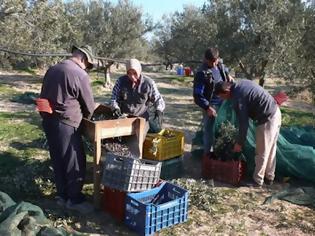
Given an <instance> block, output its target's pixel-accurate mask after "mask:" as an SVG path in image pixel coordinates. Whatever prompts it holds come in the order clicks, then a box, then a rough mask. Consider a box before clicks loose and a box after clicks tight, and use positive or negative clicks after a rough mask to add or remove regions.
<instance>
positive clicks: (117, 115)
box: [113, 108, 122, 118]
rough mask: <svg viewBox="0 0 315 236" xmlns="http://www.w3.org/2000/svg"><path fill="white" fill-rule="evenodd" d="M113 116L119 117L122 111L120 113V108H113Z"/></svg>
mask: <svg viewBox="0 0 315 236" xmlns="http://www.w3.org/2000/svg"><path fill="white" fill-rule="evenodd" d="M113 116H114V117H117V118H119V117H121V116H122V113H121V110H120V108H115V109H114V110H113Z"/></svg>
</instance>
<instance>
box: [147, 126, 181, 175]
mask: <svg viewBox="0 0 315 236" xmlns="http://www.w3.org/2000/svg"><path fill="white" fill-rule="evenodd" d="M184 143H185V140H184V133H183V132H181V131H177V130H172V129H163V130H162V131H161V132H159V133H149V134H147V136H146V138H145V141H144V144H143V158H145V159H149V160H155V161H162V170H161V178H162V179H174V178H178V177H180V175H181V172H182V171H183V165H182V158H183V154H184Z"/></svg>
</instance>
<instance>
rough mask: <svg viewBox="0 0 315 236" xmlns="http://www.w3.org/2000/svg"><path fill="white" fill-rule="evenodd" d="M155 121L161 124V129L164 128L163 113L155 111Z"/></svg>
mask: <svg viewBox="0 0 315 236" xmlns="http://www.w3.org/2000/svg"><path fill="white" fill-rule="evenodd" d="M154 119H155V120H156V121H157V123H158V124H159V126H160V127H162V123H163V112H161V111H159V110H156V111H155V116H154Z"/></svg>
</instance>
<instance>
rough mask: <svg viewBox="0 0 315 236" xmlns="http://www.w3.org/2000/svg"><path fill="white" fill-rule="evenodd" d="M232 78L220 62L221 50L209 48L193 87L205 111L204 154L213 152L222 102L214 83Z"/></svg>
mask: <svg viewBox="0 0 315 236" xmlns="http://www.w3.org/2000/svg"><path fill="white" fill-rule="evenodd" d="M232 80H233V78H232V77H231V76H230V75H229V73H228V70H227V68H225V67H224V65H223V64H222V63H221V62H220V58H219V50H218V49H217V48H208V49H207V50H206V51H205V54H204V62H203V64H202V65H201V66H200V68H199V69H198V71H197V73H196V74H195V77H194V89H193V96H194V101H195V103H196V104H197V105H198V106H199V107H200V108H202V112H203V149H204V150H203V151H204V154H208V153H210V152H213V146H214V141H215V140H214V122H215V117H216V116H217V112H216V111H217V109H218V108H219V107H220V105H221V103H222V100H221V99H220V98H219V97H218V96H215V95H213V89H214V84H215V83H217V82H220V81H232Z"/></svg>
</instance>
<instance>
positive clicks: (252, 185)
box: [244, 180, 263, 189]
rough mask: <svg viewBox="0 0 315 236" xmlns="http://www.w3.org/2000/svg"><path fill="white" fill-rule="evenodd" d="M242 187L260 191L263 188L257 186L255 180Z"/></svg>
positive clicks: (259, 185)
mask: <svg viewBox="0 0 315 236" xmlns="http://www.w3.org/2000/svg"><path fill="white" fill-rule="evenodd" d="M244 185H245V186H246V187H248V188H257V189H260V188H262V187H263V185H262V184H258V183H257V182H256V181H255V180H251V181H249V182H246V183H245V184H244Z"/></svg>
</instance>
